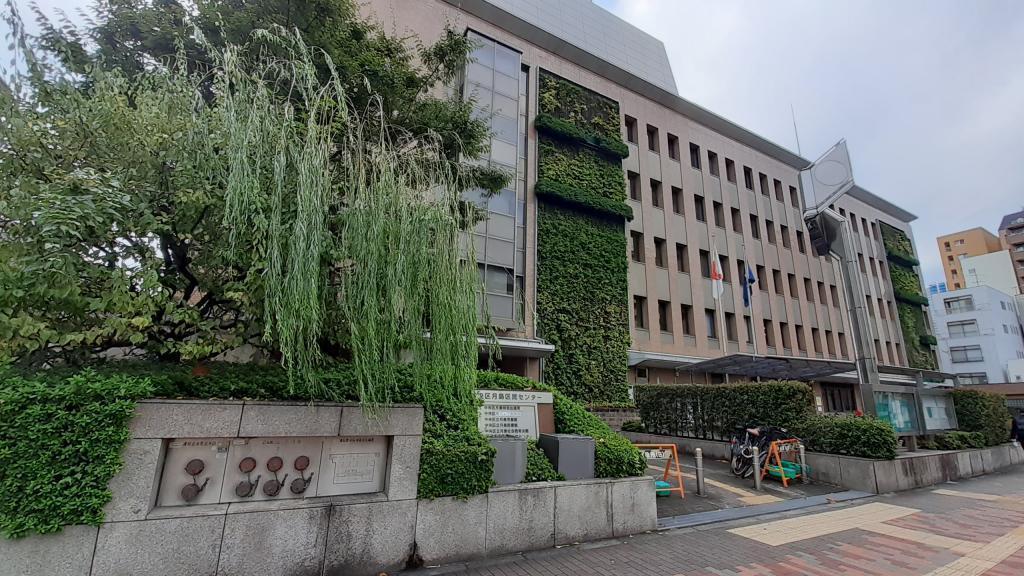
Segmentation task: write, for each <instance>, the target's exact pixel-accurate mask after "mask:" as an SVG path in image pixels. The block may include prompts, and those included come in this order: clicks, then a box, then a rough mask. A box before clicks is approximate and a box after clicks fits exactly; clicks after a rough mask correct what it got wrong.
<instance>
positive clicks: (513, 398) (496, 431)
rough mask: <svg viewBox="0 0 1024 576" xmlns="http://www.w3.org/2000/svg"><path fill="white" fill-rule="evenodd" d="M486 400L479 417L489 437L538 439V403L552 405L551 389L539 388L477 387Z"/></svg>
mask: <svg viewBox="0 0 1024 576" xmlns="http://www.w3.org/2000/svg"><path fill="white" fill-rule="evenodd" d="M476 394H477V396H478V397H479V398H480V399H481V400H483V402H484V403H483V406H481V407H480V412H479V416H478V418H477V427H478V428H479V429H480V432H481V433H482V434H483V435H484V436H487V437H489V438H533V439H535V440H536V439H537V435H538V427H537V405H538V404H551V403H552V402H553V401H554V399H553V398H552V396H551V393H550V392H538V391H536V390H477V391H476Z"/></svg>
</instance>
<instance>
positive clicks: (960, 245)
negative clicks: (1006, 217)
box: [935, 228, 1003, 290]
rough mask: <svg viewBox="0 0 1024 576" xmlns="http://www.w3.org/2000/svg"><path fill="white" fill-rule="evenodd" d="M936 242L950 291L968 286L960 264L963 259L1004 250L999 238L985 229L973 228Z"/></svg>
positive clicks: (937, 239)
mask: <svg viewBox="0 0 1024 576" xmlns="http://www.w3.org/2000/svg"><path fill="white" fill-rule="evenodd" d="M935 242H936V244H938V246H939V257H940V258H941V259H942V271H943V273H944V274H945V275H946V286H948V287H949V289H950V290H959V289H961V288H964V287H965V286H967V283H966V282H965V281H964V270H963V266H962V265H961V264H960V260H961V259H962V258H966V257H969V256H980V255H982V254H991V253H992V252H998V251H1000V250H1002V249H1003V247H1002V245H1001V244H1000V243H999V237H998V236H996V235H995V234H992V233H991V232H989V231H988V230H985V229H984V228H971V229H969V230H962V231H960V232H954V233H952V234H946V235H945V236H939V237H938V238H936V239H935Z"/></svg>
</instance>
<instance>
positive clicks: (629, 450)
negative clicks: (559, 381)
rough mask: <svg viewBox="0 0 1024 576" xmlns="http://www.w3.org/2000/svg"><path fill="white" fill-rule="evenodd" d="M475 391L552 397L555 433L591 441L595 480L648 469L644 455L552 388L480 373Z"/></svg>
mask: <svg viewBox="0 0 1024 576" xmlns="http://www.w3.org/2000/svg"><path fill="white" fill-rule="evenodd" d="M477 388H480V389H493V390H540V391H543V392H551V393H552V395H553V396H554V411H555V431H556V432H558V433H560V434H581V435H584V436H590V437H592V438H593V439H594V472H595V474H596V475H597V477H598V478H624V477H627V476H640V475H642V474H643V473H644V471H645V470H646V469H647V463H646V461H645V460H644V458H643V455H641V454H640V451H639V450H637V449H636V447H635V446H633V444H632V443H630V441H629V440H628V439H626V438H624V437H622V436H620V435H618V434H616V433H615V431H614V430H612V429H611V428H609V427H608V425H607V424H605V422H604V421H603V420H601V419H600V418H598V417H597V416H595V415H593V414H591V413H590V412H587V409H586V408H585V407H584V405H583V404H581V403H579V402H577V401H575V400H572V399H571V398H569V397H568V396H567V395H566V394H564V393H563V392H562V391H560V390H559V389H557V388H555V387H553V386H548V385H546V384H541V383H539V382H534V381H533V380H530V379H529V378H524V377H522V376H515V375H513V374H505V373H502V372H479V373H478V374H477Z"/></svg>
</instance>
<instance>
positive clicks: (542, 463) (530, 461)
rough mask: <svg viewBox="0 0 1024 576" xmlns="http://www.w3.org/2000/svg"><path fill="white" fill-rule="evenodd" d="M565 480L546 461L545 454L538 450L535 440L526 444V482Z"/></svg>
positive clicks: (548, 461) (552, 465)
mask: <svg viewBox="0 0 1024 576" xmlns="http://www.w3.org/2000/svg"><path fill="white" fill-rule="evenodd" d="M556 480H565V476H563V475H562V473H560V472H559V471H558V470H555V465H554V464H552V463H551V460H548V456H547V454H545V453H544V451H543V450H541V449H540V446H538V445H537V441H536V440H530V441H529V442H527V444H526V480H525V481H526V482H553V481H556Z"/></svg>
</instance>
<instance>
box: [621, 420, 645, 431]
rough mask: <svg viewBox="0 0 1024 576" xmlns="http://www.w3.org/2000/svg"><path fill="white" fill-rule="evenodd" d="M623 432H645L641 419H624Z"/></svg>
mask: <svg viewBox="0 0 1024 576" xmlns="http://www.w3.org/2000/svg"><path fill="white" fill-rule="evenodd" d="M622 431H623V432H646V430H644V422H643V420H626V421H625V422H623V423H622Z"/></svg>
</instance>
